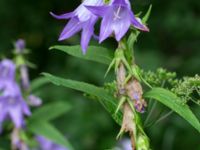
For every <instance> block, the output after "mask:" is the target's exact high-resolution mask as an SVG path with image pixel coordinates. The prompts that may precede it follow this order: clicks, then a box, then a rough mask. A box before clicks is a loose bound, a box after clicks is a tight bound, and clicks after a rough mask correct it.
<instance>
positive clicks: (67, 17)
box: [50, 12, 74, 19]
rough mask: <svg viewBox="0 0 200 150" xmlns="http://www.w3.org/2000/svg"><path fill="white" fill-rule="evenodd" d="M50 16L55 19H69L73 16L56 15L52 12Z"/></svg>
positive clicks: (67, 14) (71, 13) (71, 14)
mask: <svg viewBox="0 0 200 150" xmlns="http://www.w3.org/2000/svg"><path fill="white" fill-rule="evenodd" d="M50 15H51V16H53V17H54V18H56V19H69V18H71V17H73V16H74V14H73V12H70V13H65V14H62V15H56V14H54V13H53V12H50Z"/></svg>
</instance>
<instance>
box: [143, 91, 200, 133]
mask: <svg viewBox="0 0 200 150" xmlns="http://www.w3.org/2000/svg"><path fill="white" fill-rule="evenodd" d="M144 97H146V98H151V99H155V100H157V101H159V102H161V103H162V104H164V105H165V106H167V107H169V108H170V109H172V110H173V111H174V112H176V113H177V114H179V115H180V116H181V117H183V118H184V119H185V120H187V121H188V122H189V123H190V124H191V125H192V126H193V127H194V128H195V129H197V130H198V131H199V132H200V123H199V120H198V119H197V118H196V116H195V115H194V114H193V112H192V111H191V110H190V108H189V107H188V106H187V105H186V104H183V102H181V99H180V98H179V97H177V96H176V95H175V94H174V93H172V92H170V91H168V90H165V89H163V88H153V89H152V90H151V91H149V92H147V93H145V95H144Z"/></svg>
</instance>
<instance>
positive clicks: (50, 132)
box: [27, 114, 74, 150]
mask: <svg viewBox="0 0 200 150" xmlns="http://www.w3.org/2000/svg"><path fill="white" fill-rule="evenodd" d="M46 115H47V116H48V114H46ZM27 128H28V130H29V131H31V132H32V133H34V134H35V135H41V136H44V137H46V138H47V139H49V140H51V141H53V142H54V143H56V144H59V145H62V146H64V147H66V148H67V149H69V150H74V148H73V147H72V145H71V144H70V143H69V142H68V140H67V139H66V138H65V137H64V136H63V135H62V134H61V133H60V132H59V131H58V130H57V129H56V128H55V127H54V126H52V125H51V124H49V123H48V122H44V121H35V122H31V123H29V124H28V125H27Z"/></svg>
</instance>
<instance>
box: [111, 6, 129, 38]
mask: <svg viewBox="0 0 200 150" xmlns="http://www.w3.org/2000/svg"><path fill="white" fill-rule="evenodd" d="M121 9H122V10H121V13H120V14H119V16H120V19H117V20H116V21H114V22H113V30H114V33H115V38H116V40H117V41H120V40H121V38H122V37H123V36H124V35H125V34H126V32H127V31H128V29H129V27H130V24H131V22H130V18H129V14H128V10H127V9H126V8H123V7H121Z"/></svg>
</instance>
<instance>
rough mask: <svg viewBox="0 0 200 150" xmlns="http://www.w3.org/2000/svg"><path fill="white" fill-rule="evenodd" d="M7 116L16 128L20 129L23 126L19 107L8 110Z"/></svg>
mask: <svg viewBox="0 0 200 150" xmlns="http://www.w3.org/2000/svg"><path fill="white" fill-rule="evenodd" d="M9 114H10V117H11V119H12V121H13V122H14V124H15V126H16V128H20V127H22V126H23V123H24V121H23V116H22V111H21V108H20V106H19V105H17V106H14V107H12V108H10V109H9Z"/></svg>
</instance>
